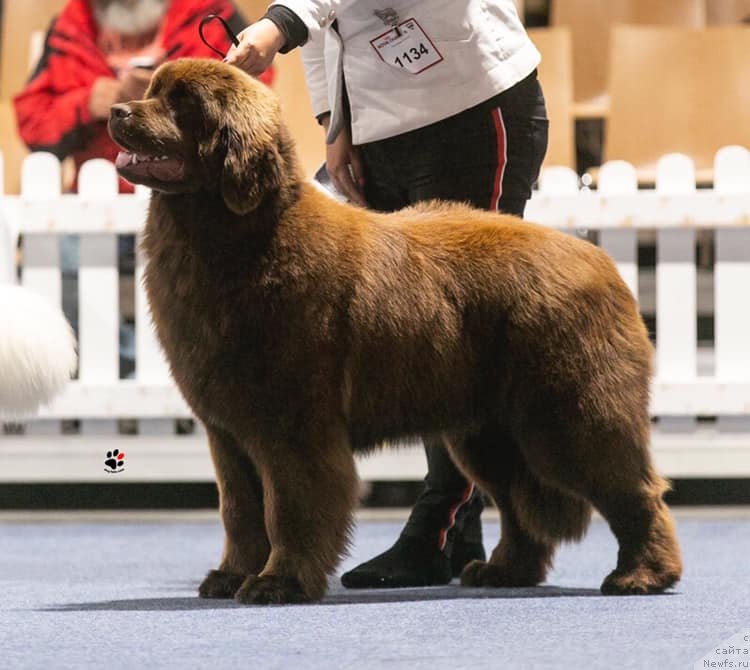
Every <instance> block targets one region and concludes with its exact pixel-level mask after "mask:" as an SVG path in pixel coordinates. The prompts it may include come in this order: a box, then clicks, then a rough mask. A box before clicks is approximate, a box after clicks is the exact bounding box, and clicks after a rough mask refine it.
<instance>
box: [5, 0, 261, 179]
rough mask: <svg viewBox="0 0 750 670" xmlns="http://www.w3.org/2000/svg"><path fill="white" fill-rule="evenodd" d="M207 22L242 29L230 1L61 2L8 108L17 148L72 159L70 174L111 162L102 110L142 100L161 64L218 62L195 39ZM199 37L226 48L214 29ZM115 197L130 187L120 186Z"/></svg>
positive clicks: (113, 154)
mask: <svg viewBox="0 0 750 670" xmlns="http://www.w3.org/2000/svg"><path fill="white" fill-rule="evenodd" d="M208 14H216V15H218V16H221V17H222V18H223V19H225V20H226V21H227V23H228V24H229V26H230V27H231V28H232V29H233V30H235V32H239V31H240V30H242V28H243V27H244V26H245V20H244V19H243V17H242V16H240V14H239V12H238V11H237V10H236V9H235V7H234V5H233V4H232V2H231V1H230V0H69V2H68V3H67V4H66V5H65V7H64V8H63V10H62V12H61V13H60V15H59V16H58V17H57V18H56V19H55V20H54V21H53V23H52V26H51V28H50V30H49V33H48V34H47V38H46V41H45V46H44V53H43V55H42V58H41V60H40V61H39V64H38V66H37V68H36V71H35V72H34V73H33V75H32V76H31V79H30V80H29V82H28V84H27V85H26V87H25V88H24V90H23V91H21V93H19V94H18V95H17V96H16V98H15V101H14V102H15V109H16V116H17V120H18V128H19V132H20V135H21V137H22V139H23V140H24V142H25V143H26V144H27V145H28V146H29V148H30V149H31V150H32V151H49V152H51V153H53V154H55V155H56V156H57V157H58V158H60V159H63V158H66V157H67V156H73V159H74V161H75V165H76V171H77V170H78V168H80V166H81V165H82V164H83V163H84V162H85V161H87V160H89V159H91V158H106V159H108V160H112V161H114V159H115V157H116V156H117V147H116V146H115V144H114V142H112V140H111V139H110V137H109V135H108V133H107V124H106V121H107V119H108V118H109V108H110V107H111V106H112V105H113V104H115V103H117V102H121V101H126V100H133V99H136V98H140V97H142V96H143V93H144V92H145V90H146V88H147V86H148V82H149V80H150V78H151V74H152V72H153V68H154V67H156V66H158V65H159V64H160V63H161V62H163V61H165V60H174V59H177V58H181V57H184V56H191V57H197V58H218V56H217V54H216V53H215V52H213V51H212V50H211V49H210V47H208V46H207V45H205V44H204V43H203V42H202V41H201V39H200V36H199V33H198V26H199V24H200V22H201V21H202V20H203V18H204V17H205V16H207V15H208ZM205 32H206V37H207V38H210V39H209V41H210V42H211V44H212V45H213V46H214V47H216V48H217V49H219V50H220V51H222V52H226V51H227V50H228V49H229V47H230V46H231V44H230V42H229V38H228V37H227V36H226V34H225V33H224V31H223V30H221V28H220V26H218V25H215V24H210V25H208V26H206V30H205ZM271 77H272V73H271V71H270V70H266V72H264V73H263V75H261V77H260V78H261V79H262V80H263V81H265V82H266V83H270V81H271ZM120 190H121V191H125V192H128V191H132V186H131V185H130V184H128V183H127V182H125V181H122V180H121V182H120Z"/></svg>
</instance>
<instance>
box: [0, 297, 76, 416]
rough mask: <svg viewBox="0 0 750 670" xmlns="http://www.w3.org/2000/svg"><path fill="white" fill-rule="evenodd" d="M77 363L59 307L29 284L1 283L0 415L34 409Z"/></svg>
mask: <svg viewBox="0 0 750 670" xmlns="http://www.w3.org/2000/svg"><path fill="white" fill-rule="evenodd" d="M76 364H77V356H76V342H75V337H74V335H73V331H72V329H71V327H70V325H69V324H68V322H67V321H66V320H65V317H64V316H63V314H62V311H61V310H60V309H59V308H55V307H54V306H52V305H50V304H49V303H48V302H47V301H45V300H44V299H43V298H42V297H41V296H38V295H36V294H35V293H33V292H32V291H29V290H28V289H24V288H21V287H20V286H15V285H12V284H2V283H0V418H6V419H13V418H22V417H25V416H29V415H31V414H33V413H35V412H36V411H37V410H38V409H39V407H40V406H41V405H44V404H47V403H48V402H49V401H50V400H52V399H53V398H54V397H55V396H56V395H57V394H58V393H60V391H61V390H62V389H63V388H64V386H65V385H66V384H67V382H68V381H69V380H70V378H71V376H72V375H73V373H74V372H75V369H76Z"/></svg>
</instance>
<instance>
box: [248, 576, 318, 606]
mask: <svg viewBox="0 0 750 670" xmlns="http://www.w3.org/2000/svg"><path fill="white" fill-rule="evenodd" d="M234 599H235V600H236V601H237V602H238V603H242V604H243V605H285V604H291V603H306V602H310V600H311V598H309V597H308V596H307V595H306V594H305V592H304V591H303V590H302V586H301V585H300V583H299V582H298V581H297V580H296V579H294V578H293V577H276V576H274V575H266V576H263V577H255V576H254V575H251V576H250V577H248V578H247V579H246V580H245V582H244V583H243V584H242V587H241V588H240V590H239V591H237V593H236V594H235V596H234Z"/></svg>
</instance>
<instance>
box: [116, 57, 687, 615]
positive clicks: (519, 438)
mask: <svg viewBox="0 0 750 670" xmlns="http://www.w3.org/2000/svg"><path fill="white" fill-rule="evenodd" d="M111 132H112V135H113V137H114V138H115V139H116V140H117V141H118V142H119V143H120V144H122V145H123V146H125V147H127V148H128V149H130V150H134V151H139V152H142V153H144V154H151V155H161V154H167V155H169V156H178V157H179V159H180V160H181V161H182V162H183V163H184V175H183V177H182V179H181V180H180V181H179V182H174V181H169V180H167V181H160V180H159V178H158V176H156V177H148V178H146V177H141V178H140V179H138V178H136V177H133V175H132V174H130V175H128V172H127V170H123V171H122V173H123V174H124V175H125V176H130V177H131V178H134V180H136V181H138V180H140V181H142V182H143V183H147V184H149V185H151V186H152V187H154V189H155V192H154V194H153V196H152V200H151V206H150V213H149V217H148V223H147V228H146V235H145V240H144V250H145V252H146V254H147V257H148V267H147V271H146V277H145V283H146V289H147V291H148V296H149V300H150V303H151V309H152V312H153V316H154V319H155V322H156V328H157V332H158V336H159V339H160V341H161V343H162V345H163V346H164V349H165V351H166V353H167V356H168V359H169V362H170V364H171V368H172V372H173V374H174V378H175V380H176V381H177V384H178V385H179V387H180V389H181V390H182V392H183V394H184V395H185V398H186V399H187V401H188V402H189V404H190V406H191V407H192V409H193V410H194V412H195V414H196V415H197V416H198V417H199V418H200V419H201V420H202V421H203V422H204V423H205V425H206V427H207V430H208V434H209V437H210V447H211V453H212V456H213V459H214V463H215V466H216V474H217V479H218V484H219V490H220V493H221V512H222V516H223V520H224V525H225V527H226V544H225V550H224V558H223V560H222V562H221V564H220V566H219V569H218V570H216V571H212V572H211V573H210V574H209V575H208V577H207V578H206V580H205V581H204V583H203V584H202V585H201V589H200V592H201V595H204V596H208V597H211V596H213V597H231V596H234V597H236V598H237V599H238V600H239V601H240V602H245V603H284V602H300V601H309V600H315V599H319V598H321V597H322V596H323V595H324V593H325V590H326V580H327V576H328V575H329V574H331V573H332V572H333V571H334V569H335V567H336V565H337V562H338V560H339V558H340V556H341V554H342V552H343V551H344V550H345V547H346V544H347V540H348V537H349V529H350V525H351V519H352V510H353V509H354V506H355V504H356V499H357V479H356V471H355V466H354V459H353V454H354V452H357V451H363V450H368V449H373V448H374V447H375V446H376V445H378V444H380V443H381V442H383V441H384V440H398V439H401V438H405V437H408V436H413V435H421V434H430V433H442V434H443V435H444V436H445V441H446V445H447V446H448V448H449V450H450V453H451V455H452V457H453V459H454V460H455V462H456V463H457V464H458V466H459V467H460V468H462V470H463V471H464V472H465V474H466V475H467V476H468V477H470V478H471V479H473V480H475V481H476V482H478V483H479V485H480V486H481V487H482V488H483V489H484V490H485V491H487V492H488V493H489V494H490V495H491V496H492V497H493V498H494V500H495V501H496V502H497V504H498V507H499V508H500V511H501V518H502V539H501V541H500V544H499V545H498V547H497V548H496V549H495V551H494V552H493V554H492V557H491V558H490V560H489V561H488V562H487V563H483V562H474V563H472V564H470V565H469V566H467V568H466V570H465V571H464V574H463V576H462V582H463V583H464V584H467V585H469V586H474V585H492V586H518V585H534V584H538V583H540V582H542V581H543V580H544V579H545V576H546V573H547V570H548V568H549V566H550V564H551V561H552V557H553V553H554V549H555V546H556V545H557V544H559V543H560V542H561V541H562V540H576V539H578V538H580V537H581V536H582V535H583V533H584V532H585V530H586V527H587V524H588V520H589V516H590V510H591V507H592V506H593V507H595V508H596V509H598V510H599V511H600V512H601V513H602V515H603V516H604V517H605V518H606V519H607V521H608V522H609V524H610V527H611V528H612V530H613V532H614V534H615V535H616V537H617V540H618V542H619V546H620V550H619V555H618V561H617V567H616V569H615V570H614V571H613V572H612V573H611V574H610V575H609V576H608V577H607V578H606V580H605V581H604V584H603V585H602V589H603V591H604V592H606V593H618V594H626V593H655V592H660V591H663V590H664V589H666V588H668V587H670V586H672V585H673V584H674V583H675V582H676V581H677V580H678V579H679V577H680V574H681V562H680V554H679V548H678V544H677V540H676V537H675V531H674V527H673V523H672V519H671V517H670V515H669V512H668V510H667V508H666V506H665V504H664V502H663V501H662V495H663V493H664V491H665V489H666V483H665V482H664V480H663V479H662V478H661V477H660V476H659V475H658V474H657V473H656V472H655V471H654V468H653V465H652V463H651V458H650V455H649V451H648V444H649V413H648V402H649V383H650V377H651V358H652V349H651V345H650V343H649V340H648V337H647V334H646V330H645V328H644V326H643V323H642V321H641V318H640V316H639V314H638V310H637V308H636V304H635V301H634V299H633V297H632V295H631V294H630V291H629V290H628V288H627V287H626V286H625V284H624V283H623V281H622V280H621V279H620V277H619V275H618V273H617V270H616V268H615V266H614V265H613V263H612V262H611V260H610V259H609V258H608V257H607V256H606V254H604V253H603V252H602V251H601V250H599V249H598V248H596V247H595V246H593V245H590V244H588V243H586V242H583V241H580V240H578V239H575V238H573V237H571V236H567V235H564V234H562V233H559V232H555V231H553V230H550V229H548V228H545V227H541V226H537V225H533V224H530V223H526V222H523V221H521V220H519V219H516V218H513V217H510V216H501V215H498V214H494V213H486V212H481V211H477V210H474V209H471V208H469V207H466V206H463V205H459V204H447V203H441V202H432V203H428V204H422V205H418V206H415V207H411V208H408V209H405V210H402V211H400V212H397V213H395V214H390V215H383V214H378V213H373V212H370V211H366V210H364V209H359V208H356V207H352V206H348V205H344V204H340V203H338V202H335V201H333V200H331V199H329V198H328V197H326V196H325V195H323V194H321V193H319V192H318V191H317V190H316V189H315V188H313V187H312V186H311V185H309V184H306V183H304V182H303V179H302V177H301V175H300V168H299V166H298V163H297V159H296V156H295V151H294V147H293V144H292V142H291V140H290V138H289V134H288V132H287V130H286V129H285V127H284V125H283V123H282V121H281V117H280V111H279V107H278V104H277V101H276V99H275V96H274V95H273V94H272V93H271V92H270V91H269V90H268V89H266V88H265V87H264V86H263V85H262V84H259V83H257V82H255V81H253V80H251V79H250V78H249V77H246V76H245V75H243V74H242V73H241V72H239V71H238V70H235V69H233V68H230V67H229V66H225V65H222V64H220V63H213V62H206V61H179V62H176V63H172V64H169V65H166V66H163V67H162V68H161V69H160V70H158V71H157V73H156V75H155V77H154V80H153V83H152V86H151V89H150V91H149V93H148V94H147V97H146V99H145V100H144V101H142V102H136V103H130V104H129V106H128V108H127V110H120V113H119V114H118V118H113V120H112V122H111Z"/></svg>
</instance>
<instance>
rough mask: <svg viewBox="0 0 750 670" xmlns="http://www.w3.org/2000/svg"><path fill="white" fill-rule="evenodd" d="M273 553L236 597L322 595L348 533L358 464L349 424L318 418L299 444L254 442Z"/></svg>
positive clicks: (268, 599) (285, 599) (284, 599)
mask: <svg viewBox="0 0 750 670" xmlns="http://www.w3.org/2000/svg"><path fill="white" fill-rule="evenodd" d="M252 454H253V460H254V461H255V463H256V464H257V466H258V471H259V472H260V475H261V479H262V481H263V489H264V492H265V497H264V503H265V517H266V528H267V530H268V537H269V540H270V542H271V553H270V555H269V557H268V562H267V563H266V565H265V567H264V568H263V570H262V571H261V572H260V573H259V574H258V576H257V577H256V576H250V577H248V578H247V579H246V580H245V582H244V584H243V585H242V588H240V590H239V591H238V592H237V594H236V596H235V598H236V600H237V601H238V602H241V603H245V604H250V603H256V604H280V603H296V602H308V601H312V600H320V599H321V598H322V597H323V595H324V594H325V591H326V587H327V584H328V575H329V574H332V573H333V572H334V570H335V569H336V566H337V565H338V562H339V560H340V558H341V555H342V554H343V552H344V550H345V549H346V546H347V544H348V541H349V535H350V530H351V523H352V514H353V511H354V507H355V506H356V503H357V493H358V487H357V472H356V468H355V464H354V456H353V455H352V452H351V449H350V446H349V439H348V434H347V432H346V430H345V428H344V427H343V426H339V425H336V426H335V427H334V426H332V425H324V424H322V423H321V422H319V421H318V422H315V424H314V425H308V426H307V428H306V430H305V432H304V434H301V435H299V437H298V439H297V440H296V442H295V443H294V444H292V443H291V442H275V443H266V444H263V445H254V448H253V451H252Z"/></svg>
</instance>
